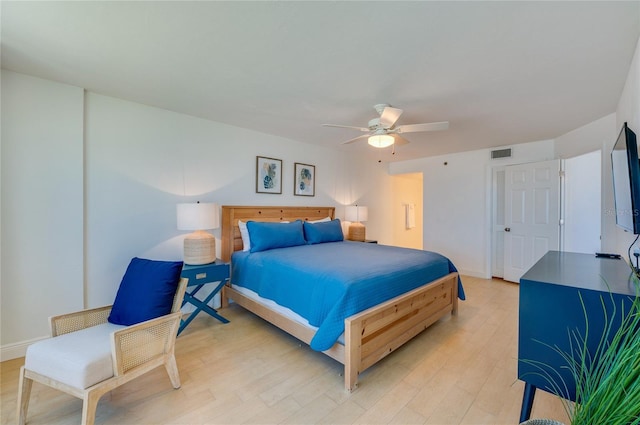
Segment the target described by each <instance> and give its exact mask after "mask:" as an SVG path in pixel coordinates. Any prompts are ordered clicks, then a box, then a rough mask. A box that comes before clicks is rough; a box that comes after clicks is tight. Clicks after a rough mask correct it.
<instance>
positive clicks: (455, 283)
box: [451, 274, 458, 316]
mask: <svg viewBox="0 0 640 425" xmlns="http://www.w3.org/2000/svg"><path fill="white" fill-rule="evenodd" d="M451 302H452V304H453V305H452V308H451V315H452V316H457V315H458V274H456V275H455V277H454V278H453V297H452V300H451Z"/></svg>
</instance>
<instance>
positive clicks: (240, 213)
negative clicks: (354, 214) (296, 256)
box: [221, 205, 335, 262]
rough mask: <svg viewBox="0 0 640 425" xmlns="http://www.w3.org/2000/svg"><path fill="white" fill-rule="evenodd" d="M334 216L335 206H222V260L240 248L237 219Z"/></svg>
mask: <svg viewBox="0 0 640 425" xmlns="http://www.w3.org/2000/svg"><path fill="white" fill-rule="evenodd" d="M325 217H331V219H333V218H335V207H277V206H276V207H251V206H228V205H223V206H222V252H221V257H222V261H226V262H228V261H230V260H231V254H232V253H233V252H234V251H239V250H241V249H242V237H241V236H240V229H239V228H238V220H242V221H245V222H246V221H249V220H254V221H294V220H303V221H305V220H318V219H321V218H325Z"/></svg>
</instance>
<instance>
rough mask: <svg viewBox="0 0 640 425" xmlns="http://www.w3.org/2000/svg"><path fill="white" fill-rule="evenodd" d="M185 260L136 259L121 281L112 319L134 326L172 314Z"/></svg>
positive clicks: (112, 320) (110, 318) (112, 311)
mask: <svg viewBox="0 0 640 425" xmlns="http://www.w3.org/2000/svg"><path fill="white" fill-rule="evenodd" d="M181 273H182V261H155V260H145V259H143V258H137V257H136V258H134V259H132V260H131V262H130V263H129V267H127V271H126V272H125V274H124V277H123V278H122V282H120V287H119V288H118V293H117V294H116V300H115V301H114V302H113V307H112V308H111V314H109V319H108V320H109V322H111V323H115V324H116V325H125V326H129V325H133V324H135V323H140V322H144V321H145V320H150V319H155V318H156V317H160V316H164V315H165V314H169V313H171V307H172V306H173V298H174V296H175V294H176V289H177V288H178V282H179V281H180V274H181Z"/></svg>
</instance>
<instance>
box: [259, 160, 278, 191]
mask: <svg viewBox="0 0 640 425" xmlns="http://www.w3.org/2000/svg"><path fill="white" fill-rule="evenodd" d="M256 193H271V194H275V195H279V194H281V193H282V160H281V159H276V158H269V157H266V156H257V157H256Z"/></svg>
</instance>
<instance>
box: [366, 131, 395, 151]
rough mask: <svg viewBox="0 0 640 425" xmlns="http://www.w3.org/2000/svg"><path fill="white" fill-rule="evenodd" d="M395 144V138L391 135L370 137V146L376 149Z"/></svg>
mask: <svg viewBox="0 0 640 425" xmlns="http://www.w3.org/2000/svg"><path fill="white" fill-rule="evenodd" d="M393 143H394V139H393V136H391V135H389V134H374V135H373V136H370V137H369V144H370V145H371V146H373V147H376V148H386V147H387V146H391V145H393Z"/></svg>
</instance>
